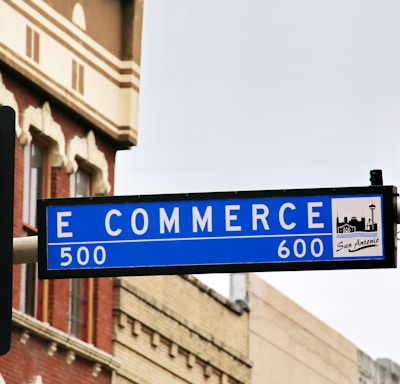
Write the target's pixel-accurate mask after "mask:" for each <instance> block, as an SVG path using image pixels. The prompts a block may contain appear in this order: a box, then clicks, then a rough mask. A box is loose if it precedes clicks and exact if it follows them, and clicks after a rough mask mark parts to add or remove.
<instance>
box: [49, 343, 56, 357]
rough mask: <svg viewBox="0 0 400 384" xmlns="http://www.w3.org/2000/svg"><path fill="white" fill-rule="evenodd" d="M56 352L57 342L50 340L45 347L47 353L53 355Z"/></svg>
mask: <svg viewBox="0 0 400 384" xmlns="http://www.w3.org/2000/svg"><path fill="white" fill-rule="evenodd" d="M56 352H57V343H56V342H55V341H50V343H49V346H48V347H47V354H48V355H49V356H54V354H55V353H56Z"/></svg>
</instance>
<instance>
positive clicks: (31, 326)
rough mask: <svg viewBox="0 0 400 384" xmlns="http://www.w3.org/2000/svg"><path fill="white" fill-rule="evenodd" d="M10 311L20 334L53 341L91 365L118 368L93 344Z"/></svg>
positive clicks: (109, 356)
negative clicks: (97, 364)
mask: <svg viewBox="0 0 400 384" xmlns="http://www.w3.org/2000/svg"><path fill="white" fill-rule="evenodd" d="M12 311H13V312H12V322H13V326H14V327H17V328H22V330H23V331H22V334H28V335H35V336H37V337H39V338H41V339H43V340H47V341H49V342H52V341H54V342H55V343H57V345H58V347H59V348H63V349H65V350H68V351H72V352H74V353H75V355H76V356H80V357H81V358H83V359H86V360H88V361H92V362H93V363H99V364H100V365H101V366H102V367H105V368H106V369H107V370H109V371H117V370H118V369H119V368H120V366H121V363H120V362H119V361H118V360H117V359H116V358H115V357H114V356H113V355H111V354H109V353H107V352H105V351H102V350H101V349H99V348H96V347H95V346H94V345H93V344H88V343H85V342H84V341H82V340H79V339H77V338H76V337H73V336H70V335H68V334H67V333H65V332H62V331H60V330H59V329H57V328H54V327H52V326H51V325H50V324H48V323H43V322H42V321H39V320H37V319H35V318H34V317H32V316H29V315H27V314H25V313H22V312H21V311H18V310H17V309H15V308H13V309H12Z"/></svg>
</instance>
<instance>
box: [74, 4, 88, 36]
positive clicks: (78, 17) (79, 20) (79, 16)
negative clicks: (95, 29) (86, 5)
mask: <svg viewBox="0 0 400 384" xmlns="http://www.w3.org/2000/svg"><path fill="white" fill-rule="evenodd" d="M72 22H73V23H74V24H76V25H77V26H78V27H79V28H81V29H83V30H86V17H85V11H84V10H83V7H82V5H81V4H80V3H76V4H75V5H74V8H73V9H72Z"/></svg>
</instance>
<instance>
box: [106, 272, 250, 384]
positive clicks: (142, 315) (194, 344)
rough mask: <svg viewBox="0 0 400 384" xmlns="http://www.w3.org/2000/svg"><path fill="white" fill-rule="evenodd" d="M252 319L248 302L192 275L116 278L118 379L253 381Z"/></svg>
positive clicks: (148, 382) (120, 383)
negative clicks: (223, 293)
mask: <svg viewBox="0 0 400 384" xmlns="http://www.w3.org/2000/svg"><path fill="white" fill-rule="evenodd" d="M242 304H243V303H242ZM248 325H249V311H248V307H247V305H241V303H233V302H231V301H230V300H228V299H227V298H225V297H223V296H221V295H219V294H218V293H216V292H215V291H213V290H212V289H210V288H209V287H207V286H206V285H205V284H203V283H201V282H200V281H199V280H197V279H196V278H194V277H193V276H140V277H122V278H118V279H116V280H115V282H114V345H113V354H114V356H115V358H116V359H117V360H118V361H120V362H121V367H120V369H119V370H117V372H116V373H115V380H114V383H117V384H128V383H135V384H152V383H163V384H178V383H182V384H183V383H196V384H202V383H204V384H206V383H207V384H211V383H212V384H245V383H246V384H247V383H251V362H250V360H249V358H248V352H249V344H248V329H249V328H248Z"/></svg>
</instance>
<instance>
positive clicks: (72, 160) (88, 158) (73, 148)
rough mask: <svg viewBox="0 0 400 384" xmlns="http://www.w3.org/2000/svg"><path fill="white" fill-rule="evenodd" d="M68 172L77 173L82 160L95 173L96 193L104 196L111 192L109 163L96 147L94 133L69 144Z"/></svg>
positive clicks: (76, 137) (74, 139) (91, 132)
mask: <svg viewBox="0 0 400 384" xmlns="http://www.w3.org/2000/svg"><path fill="white" fill-rule="evenodd" d="M67 158H68V162H67V172H68V173H75V172H76V171H77V170H78V168H79V164H78V161H79V160H82V161H83V162H84V163H85V164H87V165H88V166H89V167H90V168H91V169H93V171H94V174H93V176H94V193H95V194H96V195H104V194H106V193H108V192H110V190H111V185H110V183H109V182H108V162H107V159H106V157H105V155H104V153H103V152H102V151H100V150H99V148H98V147H97V145H96V138H95V135H94V133H93V131H90V132H89V133H88V135H87V136H86V137H78V136H75V137H74V138H73V139H72V140H71V141H70V142H69V143H68V149H67Z"/></svg>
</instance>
